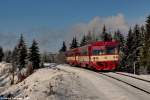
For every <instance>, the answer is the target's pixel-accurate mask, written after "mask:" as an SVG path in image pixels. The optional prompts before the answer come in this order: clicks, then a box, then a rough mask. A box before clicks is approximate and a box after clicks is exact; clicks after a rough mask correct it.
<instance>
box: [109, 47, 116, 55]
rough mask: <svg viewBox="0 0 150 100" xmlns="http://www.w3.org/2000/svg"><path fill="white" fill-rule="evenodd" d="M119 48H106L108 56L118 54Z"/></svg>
mask: <svg viewBox="0 0 150 100" xmlns="http://www.w3.org/2000/svg"><path fill="white" fill-rule="evenodd" d="M116 53H117V48H116V47H106V54H116Z"/></svg>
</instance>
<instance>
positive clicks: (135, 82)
mask: <svg viewBox="0 0 150 100" xmlns="http://www.w3.org/2000/svg"><path fill="white" fill-rule="evenodd" d="M100 74H101V75H103V76H106V77H109V78H112V79H115V80H117V81H120V82H122V83H125V84H127V85H129V86H131V87H134V88H136V89H138V90H140V91H143V92H145V93H147V94H150V81H148V80H144V79H141V78H137V77H134V76H130V75H123V74H119V73H102V72H100Z"/></svg>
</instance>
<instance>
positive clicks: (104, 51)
mask: <svg viewBox="0 0 150 100" xmlns="http://www.w3.org/2000/svg"><path fill="white" fill-rule="evenodd" d="M92 54H93V55H103V54H117V47H110V46H107V47H105V48H93V50H92Z"/></svg>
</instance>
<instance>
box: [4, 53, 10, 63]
mask: <svg viewBox="0 0 150 100" xmlns="http://www.w3.org/2000/svg"><path fill="white" fill-rule="evenodd" d="M4 61H6V62H7V63H11V61H12V52H11V51H10V50H6V51H5V52H4Z"/></svg>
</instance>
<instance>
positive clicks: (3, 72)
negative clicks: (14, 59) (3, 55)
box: [0, 62, 12, 93]
mask: <svg viewBox="0 0 150 100" xmlns="http://www.w3.org/2000/svg"><path fill="white" fill-rule="evenodd" d="M11 69H12V65H11V64H10V63H5V62H1V63H0V93H1V92H2V91H4V90H5V88H7V87H9V86H10V83H11V80H10V78H11V74H10V70H11Z"/></svg>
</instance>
